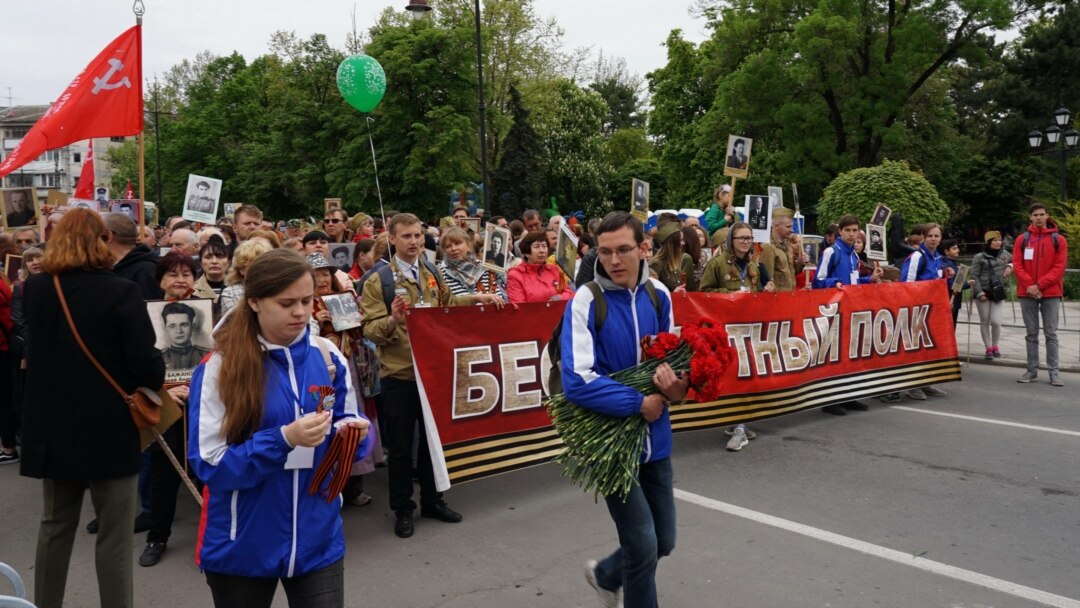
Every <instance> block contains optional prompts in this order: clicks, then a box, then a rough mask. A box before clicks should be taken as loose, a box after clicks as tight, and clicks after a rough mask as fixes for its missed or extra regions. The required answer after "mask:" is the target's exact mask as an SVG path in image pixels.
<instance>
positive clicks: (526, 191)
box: [491, 86, 545, 217]
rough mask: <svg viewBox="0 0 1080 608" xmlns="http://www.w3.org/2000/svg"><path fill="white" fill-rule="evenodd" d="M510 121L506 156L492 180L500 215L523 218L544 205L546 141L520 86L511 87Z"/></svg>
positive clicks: (505, 145) (505, 149) (505, 144)
mask: <svg viewBox="0 0 1080 608" xmlns="http://www.w3.org/2000/svg"><path fill="white" fill-rule="evenodd" d="M510 118H511V119H512V121H513V123H512V125H511V127H510V132H509V133H507V134H506V141H505V143H504V146H503V155H502V158H501V159H499V167H498V170H497V171H496V172H495V174H494V176H493V178H492V180H491V182H492V183H491V186H492V187H491V193H492V196H493V197H494V198H495V199H496V200H497V201H498V204H497V206H496V209H497V212H498V213H501V214H504V215H509V216H511V217H519V216H520V215H521V214H522V213H523V212H524V211H525V210H526V209H539V208H540V207H541V206H542V201H541V193H542V189H543V184H544V163H545V158H544V155H545V149H544V141H543V140H542V139H541V138H540V135H539V134H538V133H537V132H536V129H534V128H533V126H532V122H531V120H530V118H529V111H528V110H527V109H526V108H525V106H524V104H523V103H522V100H521V95H520V94H519V93H518V90H517V88H516V87H513V86H511V87H510Z"/></svg>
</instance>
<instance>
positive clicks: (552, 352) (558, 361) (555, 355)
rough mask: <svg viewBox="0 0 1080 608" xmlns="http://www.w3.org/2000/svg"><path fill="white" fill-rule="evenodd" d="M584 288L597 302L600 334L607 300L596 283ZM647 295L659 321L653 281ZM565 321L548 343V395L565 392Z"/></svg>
mask: <svg viewBox="0 0 1080 608" xmlns="http://www.w3.org/2000/svg"><path fill="white" fill-rule="evenodd" d="M583 287H586V288H588V290H589V291H591V292H592V294H593V300H594V301H595V302H596V313H595V314H594V316H593V322H594V323H595V325H596V333H597V334H599V333H600V328H601V327H603V326H604V321H605V320H606V319H607V298H605V297H604V290H603V288H601V287H600V284H599V283H597V282H596V281H589V282H588V283H586V284H585V285H583ZM645 293H647V294H649V301H651V302H652V305H653V309H655V310H656V319H657V321H659V320H660V315H661V314H662V313H661V312H660V296H659V295H658V294H657V293H656V286H655V285H653V282H652V281H651V280H650V281H646V283H645ZM563 319H565V316H563V317H559V324H558V325H556V326H555V329H554V331H552V332H551V339H550V340H548V343H547V353H548V359H550V360H551V371H550V372H548V384H547V386H548V395H558V394H559V393H561V392H563V388H562V345H561V342H562V330H563Z"/></svg>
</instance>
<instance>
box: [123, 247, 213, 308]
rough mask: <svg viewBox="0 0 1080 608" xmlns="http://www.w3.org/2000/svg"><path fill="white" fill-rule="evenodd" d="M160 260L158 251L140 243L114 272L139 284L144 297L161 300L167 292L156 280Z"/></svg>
mask: <svg viewBox="0 0 1080 608" xmlns="http://www.w3.org/2000/svg"><path fill="white" fill-rule="evenodd" d="M160 261H161V256H159V255H158V254H157V252H154V251H151V250H150V248H149V247H147V246H146V245H143V244H142V243H140V244H138V245H136V246H135V248H134V249H132V250H131V251H129V252H128V253H127V255H125V256H124V257H123V259H121V260H120V261H119V262H117V263H116V266H113V272H115V273H116V274H117V275H118V276H121V277H124V278H125V279H127V280H129V281H132V282H133V283H135V284H136V285H138V286H139V294H141V295H142V299H144V300H160V299H162V298H164V297H165V294H164V293H163V292H162V291H161V285H160V284H159V283H158V282H157V281H155V280H154V274H155V273H156V272H157V267H158V262H160ZM195 267H196V268H198V267H199V265H198V264H196V265H195Z"/></svg>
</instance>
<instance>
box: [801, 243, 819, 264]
mask: <svg viewBox="0 0 1080 608" xmlns="http://www.w3.org/2000/svg"><path fill="white" fill-rule="evenodd" d="M819 247H821V244H820V243H818V242H816V241H803V243H802V250H803V253H804V254H806V259H807V260H809V261H808V262H807V263H806V266H805V268H817V262H818V248H819Z"/></svg>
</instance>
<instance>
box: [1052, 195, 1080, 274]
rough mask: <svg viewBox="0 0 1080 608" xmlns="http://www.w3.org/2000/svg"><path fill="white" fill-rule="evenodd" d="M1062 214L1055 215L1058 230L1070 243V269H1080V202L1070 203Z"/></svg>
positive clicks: (1065, 206)
mask: <svg viewBox="0 0 1080 608" xmlns="http://www.w3.org/2000/svg"><path fill="white" fill-rule="evenodd" d="M1062 211H1063V212H1062V213H1060V214H1059V213H1054V214H1053V215H1054V221H1055V222H1057V225H1058V230H1059V231H1060V232H1061V234H1063V235H1065V238H1066V239H1068V241H1069V260H1068V267H1069V268H1080V201H1075V200H1074V201H1069V202H1068V203H1066V204H1065V205H1064V209H1062Z"/></svg>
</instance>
